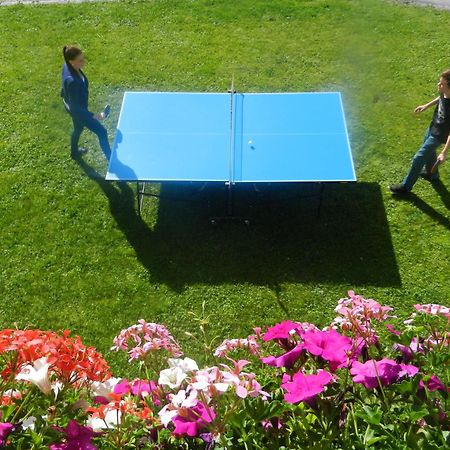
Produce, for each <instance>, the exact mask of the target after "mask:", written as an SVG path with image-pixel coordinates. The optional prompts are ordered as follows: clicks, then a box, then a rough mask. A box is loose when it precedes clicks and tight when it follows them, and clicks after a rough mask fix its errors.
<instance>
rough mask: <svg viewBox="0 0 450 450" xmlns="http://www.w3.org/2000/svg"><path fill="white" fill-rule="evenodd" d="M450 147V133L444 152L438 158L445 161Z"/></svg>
mask: <svg viewBox="0 0 450 450" xmlns="http://www.w3.org/2000/svg"><path fill="white" fill-rule="evenodd" d="M449 149H450V134H449V135H448V138H447V142H446V143H445V145H444V148H443V150H442V152H441V153H440V154H439V156H438V158H437V159H438V160H440V161H442V162H444V161H445V158H446V157H447V153H448V150H449Z"/></svg>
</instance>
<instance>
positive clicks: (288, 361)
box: [261, 344, 303, 369]
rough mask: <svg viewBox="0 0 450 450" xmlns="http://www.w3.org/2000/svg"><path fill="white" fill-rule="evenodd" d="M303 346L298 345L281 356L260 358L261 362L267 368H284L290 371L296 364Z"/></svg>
mask: <svg viewBox="0 0 450 450" xmlns="http://www.w3.org/2000/svg"><path fill="white" fill-rule="evenodd" d="M302 351H303V344H298V345H297V346H296V347H294V348H293V349H292V350H289V351H288V352H286V353H284V354H282V355H281V356H267V357H265V358H261V361H262V362H263V363H264V364H267V365H268V366H273V367H286V369H290V368H291V367H293V366H294V364H295V363H296V362H297V360H298V358H299V357H300V355H301V354H302Z"/></svg>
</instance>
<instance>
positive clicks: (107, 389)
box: [91, 377, 122, 397]
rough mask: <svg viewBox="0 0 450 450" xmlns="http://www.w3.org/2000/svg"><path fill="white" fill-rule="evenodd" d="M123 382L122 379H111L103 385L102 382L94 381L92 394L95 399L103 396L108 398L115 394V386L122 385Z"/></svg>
mask: <svg viewBox="0 0 450 450" xmlns="http://www.w3.org/2000/svg"><path fill="white" fill-rule="evenodd" d="M121 381H122V380H121V379H120V378H114V377H111V378H110V379H109V380H107V381H104V382H103V383H101V382H100V381H94V382H93V383H92V384H91V394H92V396H93V397H96V396H101V397H108V395H109V394H111V392H114V386H115V385H116V384H118V383H120V382H121Z"/></svg>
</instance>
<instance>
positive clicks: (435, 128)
mask: <svg viewBox="0 0 450 450" xmlns="http://www.w3.org/2000/svg"><path fill="white" fill-rule="evenodd" d="M430 131H431V136H433V137H435V138H437V139H439V141H441V142H442V143H443V144H445V143H446V142H447V138H448V135H449V133H450V98H445V97H444V95H443V94H441V95H440V96H439V101H438V104H437V105H436V109H435V110H434V114H433V120H432V121H431V125H430Z"/></svg>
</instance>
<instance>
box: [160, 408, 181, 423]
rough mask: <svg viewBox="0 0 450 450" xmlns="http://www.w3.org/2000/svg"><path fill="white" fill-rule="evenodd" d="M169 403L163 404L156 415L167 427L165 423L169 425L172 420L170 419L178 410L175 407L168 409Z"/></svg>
mask: <svg viewBox="0 0 450 450" xmlns="http://www.w3.org/2000/svg"><path fill="white" fill-rule="evenodd" d="M168 406H169V405H166V406H164V408H163V409H161V411H159V413H158V415H159V418H160V419H161V423H162V424H163V425H164V426H165V427H167V425H169V423H170V422H172V419H173V418H174V417H175V416H177V415H178V410H177V409H168Z"/></svg>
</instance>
